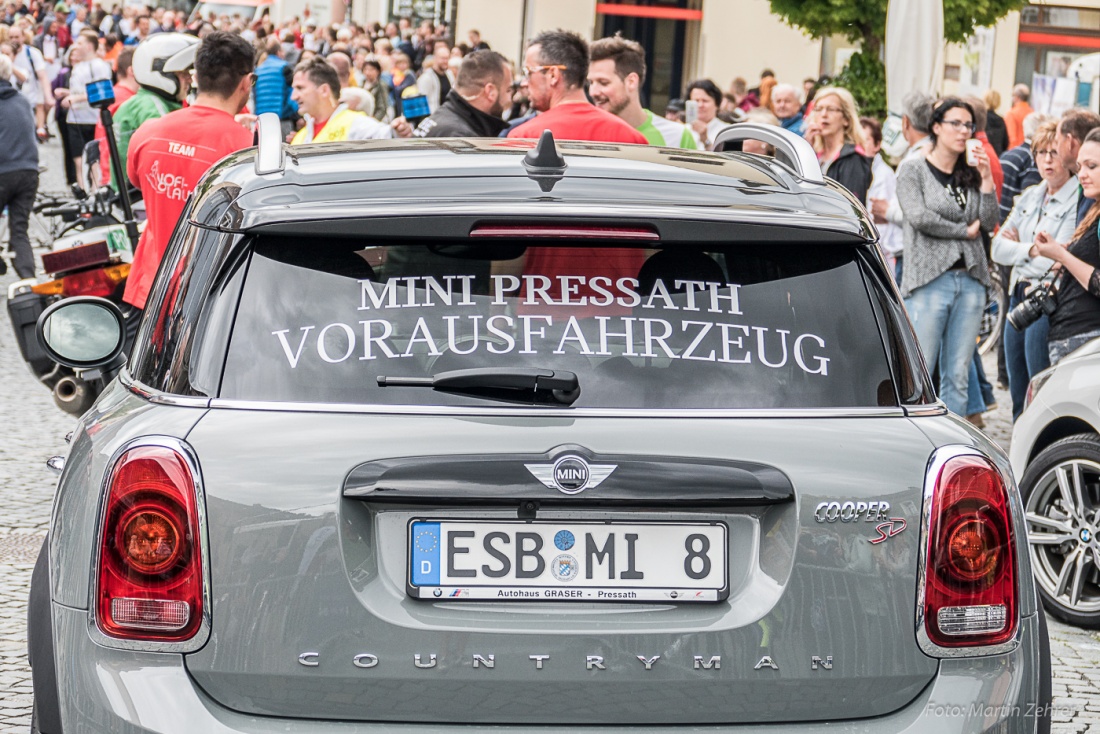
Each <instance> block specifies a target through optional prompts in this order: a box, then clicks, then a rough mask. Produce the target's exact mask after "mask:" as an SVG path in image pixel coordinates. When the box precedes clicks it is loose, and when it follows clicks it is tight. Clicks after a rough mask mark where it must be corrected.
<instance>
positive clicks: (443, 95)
mask: <svg viewBox="0 0 1100 734" xmlns="http://www.w3.org/2000/svg"><path fill="white" fill-rule="evenodd" d="M454 83H455V78H454V72H452V71H451V49H449V48H448V47H447V44H446V43H443V42H437V43H436V44H435V53H433V54H432V59H431V65H430V66H429V65H428V64H427V63H425V64H424V71H422V72H421V73H420V76H419V77H418V78H417V80H416V85H417V87H419V89H420V93H421V94H423V95H424V96H425V97H427V98H428V109H429V110H431V111H432V112H433V113H434V112H435V111H436V110H437V109H439V105H441V104H442V103H443V100H445V99H447V95H448V94H450V92H451V89H452V88H453V87H454Z"/></svg>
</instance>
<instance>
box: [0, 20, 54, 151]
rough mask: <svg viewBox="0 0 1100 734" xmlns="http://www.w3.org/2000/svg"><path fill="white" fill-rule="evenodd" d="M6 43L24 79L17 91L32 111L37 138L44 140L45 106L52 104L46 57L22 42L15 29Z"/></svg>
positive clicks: (20, 34) (20, 33) (19, 34)
mask: <svg viewBox="0 0 1100 734" xmlns="http://www.w3.org/2000/svg"><path fill="white" fill-rule="evenodd" d="M8 43H9V44H11V47H12V51H13V52H14V53H15V57H14V58H13V59H12V62H13V66H14V67H15V68H16V69H17V70H19V72H21V73H20V74H19V76H20V77H22V78H24V79H25V80H24V82H23V86H22V88H21V89H20V90H19V91H20V93H21V94H22V95H23V98H24V99H26V100H27V103H28V104H29V105H30V106H31V109H32V110H33V111H34V122H35V126H36V127H37V130H36V131H35V132H36V134H37V135H38V139H39V140H45V139H46V137H47V136H46V107H47V106H52V105H53V93H52V92H51V91H50V80H49V77H48V75H47V74H48V69H47V67H46V59H45V58H44V57H43V56H42V52H41V51H39V50H38V49H37V48H35V47H34V46H31V45H29V44H26V43H24V42H23V34H22V32H21V31H19V30H17V29H13V30H12V32H11V35H9V36H8Z"/></svg>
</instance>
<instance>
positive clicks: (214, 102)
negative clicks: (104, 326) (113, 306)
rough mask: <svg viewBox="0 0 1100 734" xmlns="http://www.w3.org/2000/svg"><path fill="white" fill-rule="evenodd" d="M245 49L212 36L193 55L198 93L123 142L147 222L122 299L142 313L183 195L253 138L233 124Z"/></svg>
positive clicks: (245, 75) (230, 36)
mask: <svg viewBox="0 0 1100 734" xmlns="http://www.w3.org/2000/svg"><path fill="white" fill-rule="evenodd" d="M254 66H255V62H254V58H253V51H252V47H251V46H250V45H249V43H248V41H245V40H244V39H243V38H241V37H240V36H239V35H236V34H234V33H229V32H226V31H214V32H212V33H210V34H208V35H207V36H206V37H205V38H203V40H202V43H201V44H199V48H198V51H197V52H196V54H195V80H196V82H197V83H198V89H199V92H198V96H197V97H196V98H195V102H194V103H193V104H192V105H191V106H190V107H185V108H183V109H181V110H176V111H175V112H170V113H169V114H167V115H165V116H164V117H161V118H158V119H155V120H149V121H148V122H146V123H144V124H142V126H141V127H139V128H138V130H137V132H135V133H134V136H133V137H132V138H130V150H129V153H128V154H127V157H126V173H127V176H128V177H129V179H130V181H131V182H132V183H133V184H134V185H135V186H137V187H138V188H139V189H141V192H142V195H143V197H144V200H145V209H146V212H147V216H148V222H147V224H146V227H145V231H144V232H143V233H142V235H141V240H140V241H139V242H138V248H137V252H136V253H135V254H134V262H133V265H132V266H131V269H130V276H129V278H128V279H127V281H126V291H125V293H124V294H123V297H122V298H123V300H124V301H126V303H128V304H130V305H131V306H132V307H133V308H134V310H135V311H137V312H138V313H137V314H135V315H133V316H128V317H127V319H128V321H133V322H134V323H136V315H139V314H140V309H143V308H145V300H146V298H148V296H149V288H150V286H151V285H152V283H153V278H154V276H155V275H156V274H157V268H158V267H159V266H160V261H161V258H163V257H164V251H165V249H166V248H167V246H168V240H169V239H170V238H171V236H172V230H173V229H174V228H175V226H176V222H177V220H179V218H180V215H181V214H182V213H183V208H184V205H185V204H186V202H187V198H188V197H189V196H190V195H191V192H192V191H193V190H194V188H195V186H196V184H198V182H199V179H201V178H202V177H203V175H204V174H205V173H206V172H207V171H208V170H209V169H210V167H211V166H212V165H214V163H216V162H217V161H219V160H221V159H222V158H224V157H225V156H227V155H229V154H230V153H235V152H237V151H239V150H242V149H243V148H247V147H249V146H251V145H252V139H253V136H252V133H251V132H250V131H249V130H248V129H247V128H245V127H243V126H242V125H240V124H239V123H237V122H236V121H235V120H234V115H235V114H237V113H238V112H240V110H241V108H242V107H244V104H245V102H246V101H248V96H249V93H250V92H251V91H252V70H253V68H254Z"/></svg>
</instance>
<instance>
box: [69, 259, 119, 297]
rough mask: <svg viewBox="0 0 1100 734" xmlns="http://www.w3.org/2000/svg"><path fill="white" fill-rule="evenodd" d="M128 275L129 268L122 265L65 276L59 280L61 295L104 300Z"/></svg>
mask: <svg viewBox="0 0 1100 734" xmlns="http://www.w3.org/2000/svg"><path fill="white" fill-rule="evenodd" d="M129 273H130V266H129V265H128V264H125V263H123V264H121V265H112V266H111V267H107V268H96V269H95V270H85V271H84V272H81V273H73V274H72V275H66V276H65V277H64V278H62V279H61V283H62V289H61V294H62V295H63V296H99V297H100V298H106V297H107V296H109V295H111V294H112V293H114V292H115V288H116V287H117V286H118V284H119V283H121V282H122V281H123V280H125V279H126V276H127V275H128V274H129Z"/></svg>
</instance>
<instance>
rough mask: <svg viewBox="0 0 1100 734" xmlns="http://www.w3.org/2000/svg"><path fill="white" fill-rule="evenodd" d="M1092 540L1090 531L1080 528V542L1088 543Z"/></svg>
mask: <svg viewBox="0 0 1100 734" xmlns="http://www.w3.org/2000/svg"><path fill="white" fill-rule="evenodd" d="M1091 540H1092V531H1091V530H1089V529H1088V528H1081V542H1082V543H1088V542H1089V541H1091Z"/></svg>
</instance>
